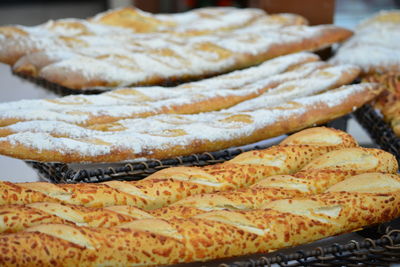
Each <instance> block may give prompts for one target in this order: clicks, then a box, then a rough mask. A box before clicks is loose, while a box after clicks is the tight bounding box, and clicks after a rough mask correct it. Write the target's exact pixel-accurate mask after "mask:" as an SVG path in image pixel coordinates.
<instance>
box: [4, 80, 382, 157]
mask: <svg viewBox="0 0 400 267" xmlns="http://www.w3.org/2000/svg"><path fill="white" fill-rule="evenodd" d="M381 90H382V88H380V87H379V86H378V85H377V84H372V83H370V84H368V83H363V84H357V85H348V86H342V87H339V88H337V89H334V90H329V91H327V92H324V93H320V94H317V95H312V96H306V97H301V98H295V99H292V100H290V101H287V100H286V101H283V103H282V102H280V103H279V104H278V105H275V106H272V107H267V108H257V109H255V110H251V107H252V106H253V105H250V106H249V107H247V108H249V109H250V111H241V112H238V111H230V110H223V111H218V112H206V113H200V114H194V115H186V114H183V115H175V114H162V115H156V116H151V117H147V118H137V119H126V120H120V121H117V122H114V123H108V124H102V125H96V127H95V129H89V128H85V127H80V126H77V125H73V124H68V123H63V122H59V121H56V122H54V121H32V122H29V123H28V122H21V123H20V124H18V126H16V127H14V128H13V130H14V131H17V133H15V134H10V135H7V136H5V137H0V154H3V155H7V156H12V157H16V158H20V159H26V160H35V161H45V162H121V161H128V160H133V159H138V158H140V159H143V158H147V159H164V158H171V157H175V156H182V155H190V154H194V153H202V152H205V151H216V150H221V149H226V148H229V147H234V146H240V145H245V144H250V143H254V142H257V141H260V140H264V139H267V138H271V137H275V136H278V135H281V134H285V133H288V132H292V131H296V130H300V129H303V128H305V127H310V126H312V125H315V124H320V123H325V122H327V121H330V120H332V119H334V118H337V117H340V116H342V115H345V114H347V113H349V112H351V111H353V110H354V109H356V108H357V107H360V106H361V105H363V104H365V103H366V102H368V101H371V100H372V99H373V98H375V97H376V96H377V95H378V94H379V93H380V92H381ZM278 95H279V94H278ZM264 101H265V99H264V98H262V96H261V98H260V99H259V104H260V105H261V103H263V102H264ZM242 104H244V103H242ZM233 108H234V107H233ZM242 108H243V109H242V110H246V107H242ZM5 134H7V133H5Z"/></svg>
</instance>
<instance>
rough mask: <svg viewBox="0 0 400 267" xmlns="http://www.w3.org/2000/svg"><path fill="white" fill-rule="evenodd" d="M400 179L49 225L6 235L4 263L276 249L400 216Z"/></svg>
mask: <svg viewBox="0 0 400 267" xmlns="http://www.w3.org/2000/svg"><path fill="white" fill-rule="evenodd" d="M399 192H400V178H399V177H398V176H397V175H394V174H380V173H368V174H362V175H358V176H353V177H352V178H349V179H347V180H345V181H343V182H341V183H339V184H336V185H334V186H333V187H331V188H330V189H329V190H328V192H327V193H323V194H319V195H315V196H312V197H309V198H294V199H290V200H277V201H273V202H271V203H269V204H267V205H265V206H264V207H263V209H259V210H251V211H214V212H209V213H205V214H201V215H198V216H195V217H193V218H189V219H170V220H160V219H143V220H137V221H134V222H130V223H127V224H124V225H121V226H119V227H113V228H88V227H79V226H69V225H62V224H45V225H39V226H35V227H32V228H29V229H27V230H26V231H22V232H19V233H16V234H9V235H2V236H0V250H1V251H2V252H3V253H2V254H0V264H1V265H2V266H14V265H24V266H38V265H42V266H43V265H46V266H47V265H57V266H73V265H77V264H79V265H80V266H99V265H112V266H142V265H165V264H173V263H179V262H193V261H206V260H209V259H215V258H221V257H231V256H238V255H245V254H250V253H261V252H269V251H273V250H276V249H280V248H283V247H288V246H295V245H298V244H302V243H307V242H311V241H314V240H317V239H321V238H324V237H327V236H331V235H337V234H341V233H345V232H350V231H354V230H356V229H359V228H360V227H363V226H367V225H371V224H376V223H380V222H384V221H388V220H391V219H393V218H396V217H397V216H399V215H400V210H399V208H398V207H399V206H400V194H399Z"/></svg>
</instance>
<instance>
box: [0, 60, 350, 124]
mask: <svg viewBox="0 0 400 267" xmlns="http://www.w3.org/2000/svg"><path fill="white" fill-rule="evenodd" d="M307 63H308V64H307ZM327 67H329V65H328V64H325V63H322V62H321V61H318V57H317V56H315V55H313V54H311V53H297V54H293V55H288V56H282V57H278V58H276V59H273V60H270V61H267V62H264V63H263V64H261V65H259V66H256V67H253V68H249V69H246V70H240V71H235V72H232V73H229V74H225V75H220V76H217V77H214V78H210V79H205V80H202V81H197V82H192V83H187V84H183V85H180V86H177V87H175V88H173V90H171V88H166V87H145V88H140V87H137V88H123V89H118V90H113V91H110V92H106V93H103V94H100V95H78V96H75V95H71V96H66V97H61V98H57V99H40V100H21V101H16V102H10V103H4V104H1V105H0V110H1V111H2V112H1V115H0V125H1V126H6V125H9V124H14V123H16V122H20V121H29V120H57V121H64V122H68V123H73V124H78V125H82V126H88V125H93V124H99V123H110V122H114V121H117V120H120V119H126V118H138V117H147V116H150V115H155V114H161V113H177V114H185V113H186V114H192V113H193V114H194V113H199V112H207V111H213V110H220V109H223V108H228V107H230V106H232V105H234V104H236V103H239V102H241V101H243V100H246V99H250V98H253V97H255V96H258V95H260V94H262V93H264V92H265V91H267V90H268V89H270V88H273V87H276V86H277V85H279V84H281V83H283V82H285V81H288V80H293V79H299V78H304V77H307V76H308V75H310V74H311V73H314V72H316V71H317V70H321V69H326V68H327ZM343 67H344V69H342V72H333V73H332V72H331V73H332V74H333V76H334V77H338V80H339V81H340V82H338V83H337V84H345V83H347V82H349V80H351V79H352V78H353V77H355V76H356V75H357V74H358V73H357V70H356V69H354V67H349V66H343ZM346 67H347V70H349V71H348V72H346ZM328 69H329V68H328ZM332 71H334V69H333V70H332ZM334 74H336V75H334ZM347 76H348V78H347ZM334 77H331V79H333V78H334ZM322 78H324V77H322ZM322 80H323V79H322ZM342 80H343V81H342ZM200 91H201V92H200Z"/></svg>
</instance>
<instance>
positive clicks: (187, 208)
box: [0, 148, 398, 233]
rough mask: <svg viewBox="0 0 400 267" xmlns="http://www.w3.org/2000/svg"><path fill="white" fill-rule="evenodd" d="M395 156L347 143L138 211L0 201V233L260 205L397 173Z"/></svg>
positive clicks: (103, 224) (105, 224) (110, 223)
mask: <svg viewBox="0 0 400 267" xmlns="http://www.w3.org/2000/svg"><path fill="white" fill-rule="evenodd" d="M397 169H398V166H397V161H396V159H395V157H394V156H393V155H391V154H389V153H387V152H384V151H382V150H378V149H366V148H347V149H340V150H334V151H331V152H328V153H326V154H324V155H322V156H320V157H318V158H316V159H314V160H313V161H311V162H310V163H308V164H307V165H306V166H305V167H303V168H302V169H301V170H300V171H299V172H297V173H295V174H293V175H273V176H270V177H267V178H264V179H261V180H260V181H258V182H256V183H255V184H253V185H251V186H250V187H248V188H242V189H236V190H233V191H227V192H217V193H210V194H201V195H195V196H192V197H188V198H184V199H182V200H180V201H177V202H175V203H173V204H172V205H170V206H166V207H163V208H159V209H155V210H150V211H147V212H145V211H142V210H140V209H138V208H135V207H132V206H111V207H107V208H88V207H83V206H77V205H70V204H61V203H40V202H39V203H33V204H27V205H2V206H0V222H3V223H2V224H0V233H8V232H18V231H21V230H23V229H26V228H27V227H31V226H35V225H39V224H45V223H59V224H69V225H74V224H76V225H79V226H90V227H113V226H116V225H120V224H123V223H126V222H130V221H134V220H137V219H145V218H147V219H149V218H158V219H171V218H182V219H183V218H190V217H194V216H196V215H198V214H202V213H206V212H209V211H214V210H226V209H228V210H249V209H259V208H260V207H262V206H263V205H265V204H267V203H269V202H271V201H273V200H277V199H285V198H294V197H301V196H303V197H305V196H309V195H313V194H319V193H322V192H323V191H325V190H326V189H327V188H329V187H330V186H332V185H334V184H336V183H338V182H341V181H343V180H345V179H346V178H348V177H350V176H354V175H356V174H361V173H367V172H381V173H396V171H397Z"/></svg>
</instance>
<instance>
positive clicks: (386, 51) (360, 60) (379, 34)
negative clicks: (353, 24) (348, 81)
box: [330, 10, 400, 74]
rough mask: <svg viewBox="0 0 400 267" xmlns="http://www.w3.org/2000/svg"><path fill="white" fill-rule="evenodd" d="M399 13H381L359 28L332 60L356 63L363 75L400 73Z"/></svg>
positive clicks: (397, 11)
mask: <svg viewBox="0 0 400 267" xmlns="http://www.w3.org/2000/svg"><path fill="white" fill-rule="evenodd" d="M399 29H400V11H399V10H390V11H381V12H379V13H377V14H375V15H374V16H372V17H371V18H368V19H367V20H366V21H364V22H362V23H361V24H360V25H359V26H358V27H357V28H356V34H355V35H354V36H353V37H352V38H350V39H349V40H348V41H346V42H345V43H344V44H343V45H342V46H341V47H340V48H339V49H338V51H337V53H336V55H335V56H334V57H333V58H332V59H331V60H330V61H331V62H334V63H347V64H355V65H357V66H359V67H361V68H362V72H363V74H372V73H386V72H399V71H400V45H399V43H400V38H399V34H400V30H399Z"/></svg>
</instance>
